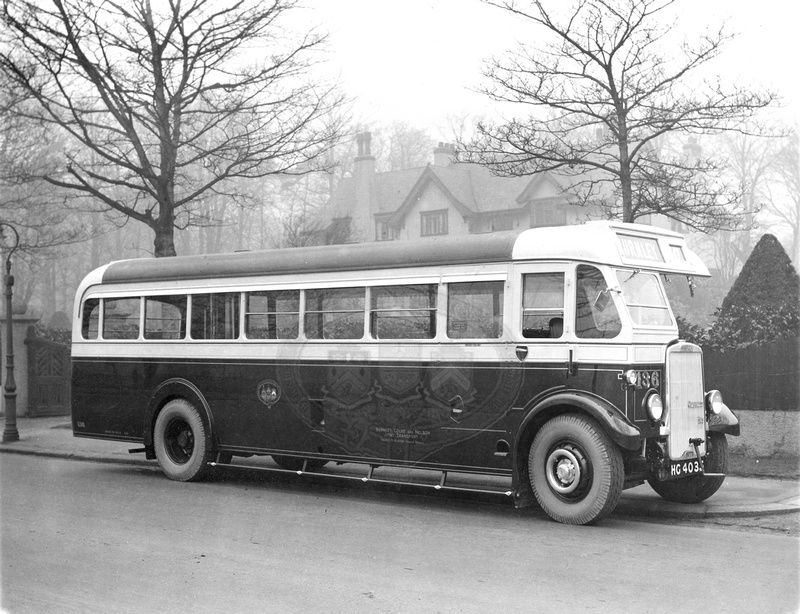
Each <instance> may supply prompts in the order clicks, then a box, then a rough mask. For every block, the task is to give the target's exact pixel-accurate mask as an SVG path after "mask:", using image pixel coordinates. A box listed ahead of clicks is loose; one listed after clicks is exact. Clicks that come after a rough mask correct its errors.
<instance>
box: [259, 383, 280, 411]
mask: <svg viewBox="0 0 800 614" xmlns="http://www.w3.org/2000/svg"><path fill="white" fill-rule="evenodd" d="M256 396H257V397H258V400H259V401H261V402H262V403H263V404H264V405H266V406H267V407H272V406H273V405H275V403H277V402H278V401H279V400H280V398H281V387H280V386H278V384H277V383H275V382H273V381H272V380H271V379H266V380H264V381H263V382H261V383H259V384H258V387H257V388H256Z"/></svg>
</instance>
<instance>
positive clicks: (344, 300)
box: [305, 288, 366, 339]
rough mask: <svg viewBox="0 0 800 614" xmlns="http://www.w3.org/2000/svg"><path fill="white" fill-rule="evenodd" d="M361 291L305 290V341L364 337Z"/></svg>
mask: <svg viewBox="0 0 800 614" xmlns="http://www.w3.org/2000/svg"><path fill="white" fill-rule="evenodd" d="M365 296H366V289H365V288H326V289H325V290H306V315H305V331H306V337H307V338H308V339H361V338H362V337H363V336H364V304H365Z"/></svg>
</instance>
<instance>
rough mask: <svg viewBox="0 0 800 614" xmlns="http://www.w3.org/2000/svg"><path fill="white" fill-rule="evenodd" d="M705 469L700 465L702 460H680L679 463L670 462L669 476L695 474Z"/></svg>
mask: <svg viewBox="0 0 800 614" xmlns="http://www.w3.org/2000/svg"><path fill="white" fill-rule="evenodd" d="M702 472H703V469H702V467H701V466H700V461H699V460H697V459H696V458H693V459H692V460H688V461H680V462H677V463H670V465H669V477H670V478H683V477H686V476H687V475H695V474H698V473H702Z"/></svg>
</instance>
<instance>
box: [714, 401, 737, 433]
mask: <svg viewBox="0 0 800 614" xmlns="http://www.w3.org/2000/svg"><path fill="white" fill-rule="evenodd" d="M708 430H709V431H714V432H716V433H725V434H726V435H733V436H734V437H738V436H739V418H737V417H736V414H734V413H733V412H732V411H731V410H730V409H729V408H728V406H727V405H725V404H724V403H723V404H722V411H721V412H720V413H718V414H713V413H712V414H711V415H710V416H709V418H708Z"/></svg>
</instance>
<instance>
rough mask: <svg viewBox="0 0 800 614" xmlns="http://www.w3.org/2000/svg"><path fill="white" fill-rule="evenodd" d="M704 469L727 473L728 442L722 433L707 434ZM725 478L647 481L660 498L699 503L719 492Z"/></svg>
mask: <svg viewBox="0 0 800 614" xmlns="http://www.w3.org/2000/svg"><path fill="white" fill-rule="evenodd" d="M704 469H705V471H707V472H708V473H723V474H725V473H728V440H727V439H726V438H725V434H724V433H709V434H708V441H706V459H705V463H704ZM724 481H725V476H724V475H722V476H704V475H693V476H691V477H689V478H684V479H683V480H676V481H674V482H659V481H658V480H655V479H649V480H647V482H648V484H650V486H652V488H653V490H655V491H656V492H657V493H658V494H659V495H661V497H662V498H664V499H666V500H667V501H672V502H673V503H700V502H701V501H705V500H706V499H708V498H709V497H710V496H711V495H713V494H714V493H715V492H717V491H718V490H719V487H720V486H722V483H723V482H724Z"/></svg>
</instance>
